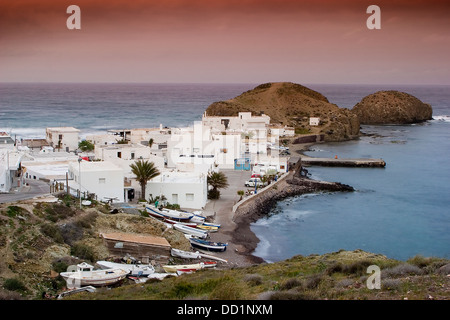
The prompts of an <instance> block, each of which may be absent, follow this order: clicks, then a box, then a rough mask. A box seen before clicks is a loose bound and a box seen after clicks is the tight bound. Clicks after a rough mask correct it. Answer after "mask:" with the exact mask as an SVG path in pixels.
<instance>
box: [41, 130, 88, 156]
mask: <svg viewBox="0 0 450 320" xmlns="http://www.w3.org/2000/svg"><path fill="white" fill-rule="evenodd" d="M79 132H80V130H78V129H75V128H73V127H53V128H46V129H45V139H46V140H47V142H48V143H49V145H50V146H51V147H53V148H55V149H56V150H58V151H61V150H63V151H66V152H70V151H75V150H77V149H78V142H79V141H78V140H79Z"/></svg>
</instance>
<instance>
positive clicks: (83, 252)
mask: <svg viewBox="0 0 450 320" xmlns="http://www.w3.org/2000/svg"><path fill="white" fill-rule="evenodd" d="M76 203H77V201H76V199H73V198H71V197H67V196H63V197H61V200H60V201H59V202H56V203H26V202H22V203H17V204H15V205H3V206H2V207H0V254H1V256H2V259H1V260H0V286H1V288H0V300H1V299H41V296H42V293H43V292H49V293H52V294H57V293H59V292H61V291H62V290H63V288H64V287H65V282H64V281H63V280H62V278H61V277H60V276H59V275H58V273H59V272H63V271H66V269H67V266H69V265H71V264H76V263H78V262H81V261H87V262H92V263H93V262H95V261H97V260H100V259H105V258H106V257H108V252H107V250H106V247H105V246H104V244H103V242H102V240H101V238H99V233H100V232H111V231H122V232H135V233H144V234H153V235H159V236H161V235H163V236H164V237H165V238H166V239H167V240H168V241H169V243H170V244H171V246H173V247H176V248H180V249H184V250H187V249H189V242H188V241H187V240H186V238H185V237H184V236H183V235H182V234H181V233H179V232H177V231H175V230H171V229H166V228H165V226H164V225H163V224H162V223H159V222H158V221H155V220H154V219H149V218H146V217H144V216H139V215H131V214H110V213H109V208H108V207H107V206H105V205H102V204H97V205H95V206H94V207H93V208H89V209H86V210H80V209H78V207H77V205H76ZM179 263H180V262H179ZM369 265H377V266H379V267H380V268H381V270H382V272H381V274H382V279H381V284H382V288H381V289H380V290H376V289H374V290H369V289H367V287H366V279H367V277H368V275H369V274H367V267H368V266H369ZM448 274H450V265H449V260H446V259H440V258H424V257H420V256H418V257H414V258H412V259H410V260H408V261H406V262H401V261H396V260H392V259H388V258H386V257H385V256H383V255H379V254H372V253H368V252H364V251H361V250H356V251H343V250H341V251H339V252H334V253H329V254H324V255H310V256H307V257H305V256H295V257H293V258H291V259H288V260H285V261H281V262H276V263H263V264H258V265H253V266H250V267H239V268H238V267H234V268H230V267H225V266H222V267H221V268H217V269H215V270H202V271H199V272H196V273H194V274H187V275H182V276H179V277H169V278H166V279H164V280H162V281H158V280H152V281H150V282H147V283H145V284H135V283H134V282H132V281H131V280H127V281H125V282H124V283H123V284H122V285H121V286H120V287H117V288H114V289H112V290H109V289H106V288H100V289H99V290H98V291H97V292H96V293H84V294H77V295H73V296H70V297H67V298H65V299H102V300H105V299H125V300H126V299H133V300H136V299H158V300H159V299H177V300H178V299H211V300H215V299H220V300H239V299H265V300H271V299H281V300H290V299H449V297H450V285H449V277H448Z"/></svg>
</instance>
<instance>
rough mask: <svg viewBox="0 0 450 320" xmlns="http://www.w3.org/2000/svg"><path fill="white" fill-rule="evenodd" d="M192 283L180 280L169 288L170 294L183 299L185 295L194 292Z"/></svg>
mask: <svg viewBox="0 0 450 320" xmlns="http://www.w3.org/2000/svg"><path fill="white" fill-rule="evenodd" d="M194 289H195V287H194V285H192V284H190V283H187V282H181V283H177V284H176V285H175V286H174V287H173V288H172V290H171V296H173V297H175V298H177V299H183V298H185V297H186V296H188V295H190V294H192V293H193V292H194Z"/></svg>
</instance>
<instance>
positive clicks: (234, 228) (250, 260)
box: [218, 143, 354, 266]
mask: <svg viewBox="0 0 450 320" xmlns="http://www.w3.org/2000/svg"><path fill="white" fill-rule="evenodd" d="M311 145H314V143H308V144H299V145H296V146H295V147H294V148H292V149H291V148H290V149H291V150H292V152H295V153H297V154H301V151H306V150H307V148H308V147H310V146H311ZM300 168H301V163H298V164H297V166H296V168H294V169H293V170H292V171H289V172H288V173H287V174H288V176H287V177H286V178H284V179H283V180H280V181H278V182H276V183H275V184H274V185H273V186H272V187H271V188H269V189H267V190H265V191H264V192H262V193H259V194H258V196H256V197H254V198H253V199H250V200H248V201H246V202H244V203H242V204H241V205H240V206H239V207H238V208H237V210H236V212H235V213H234V214H233V212H230V211H231V210H230V208H228V210H223V211H222V212H219V216H218V218H220V219H221V220H222V221H221V222H222V223H224V222H225V227H226V229H225V230H226V231H224V232H223V233H222V234H224V235H226V236H221V237H220V238H221V239H220V241H222V242H230V243H232V244H233V245H234V246H235V249H234V252H233V253H230V252H228V253H227V257H228V258H229V259H230V262H232V263H233V264H237V265H238V266H248V265H253V264H260V263H265V262H266V261H265V260H264V259H263V258H260V257H257V256H255V255H253V253H254V251H255V249H256V247H257V245H258V243H259V242H260V239H259V238H258V237H257V236H256V235H255V234H254V233H253V231H252V230H251V227H250V225H251V224H252V223H254V222H256V221H257V220H259V219H260V218H262V217H263V216H266V215H267V214H268V213H269V212H270V210H272V209H273V208H274V207H275V206H276V204H277V203H278V202H279V201H282V200H284V199H286V198H290V197H294V196H299V195H303V194H310V193H317V192H337V191H339V192H352V191H354V189H353V187H351V186H348V185H344V184H341V183H338V182H328V181H319V180H313V179H310V178H307V177H302V176H301V175H300V172H301V171H300V170H299V169H300ZM274 186H275V188H274ZM227 216H228V218H229V219H226V217H227ZM230 216H231V217H230ZM235 254H236V255H235Z"/></svg>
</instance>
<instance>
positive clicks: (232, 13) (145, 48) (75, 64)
mask: <svg viewBox="0 0 450 320" xmlns="http://www.w3.org/2000/svg"><path fill="white" fill-rule="evenodd" d="M70 5H77V6H79V7H80V10H81V20H80V21H81V22H80V25H81V29H79V30H76V29H75V30H70V29H68V28H67V25H66V21H67V19H68V18H69V17H70V16H71V14H69V13H67V12H66V10H67V8H68V7H69V6H70ZM369 5H377V6H379V8H380V12H381V15H380V21H381V29H374V30H371V29H369V28H368V27H367V25H366V21H367V19H368V18H369V17H370V16H371V14H370V13H367V12H366V10H367V8H368V7H369ZM449 57H450V1H448V0H427V1H422V0H390V1H387V0H381V1H379V0H370V1H367V0H340V1H338V0H336V1H331V0H158V1H156V0H132V1H130V0H108V1H106V0H103V1H101V0H70V1H68V0H57V1H54V0H1V1H0V82H149V83H265V82H274V81H291V82H295V83H301V84H305V83H307V84H311V83H317V84H433V85H435V84H442V85H450V59H449Z"/></svg>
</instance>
